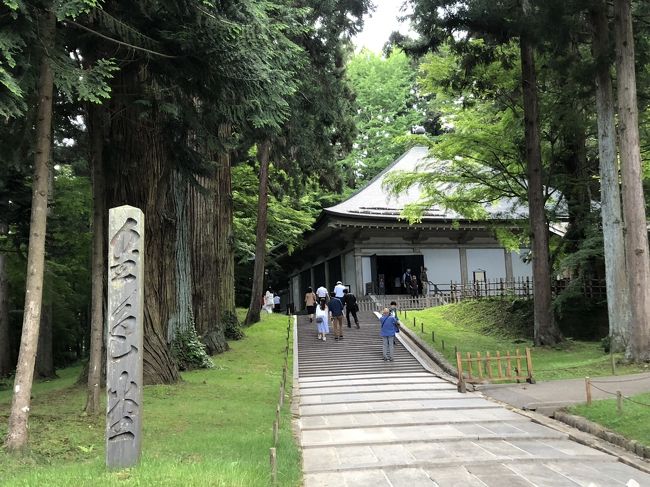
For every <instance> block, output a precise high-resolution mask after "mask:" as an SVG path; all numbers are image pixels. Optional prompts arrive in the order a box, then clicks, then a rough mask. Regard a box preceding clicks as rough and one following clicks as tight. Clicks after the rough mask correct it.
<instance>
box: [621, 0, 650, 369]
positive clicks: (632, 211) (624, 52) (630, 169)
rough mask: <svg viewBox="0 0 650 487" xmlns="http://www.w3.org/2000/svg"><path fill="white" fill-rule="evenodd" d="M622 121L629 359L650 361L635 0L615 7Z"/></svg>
mask: <svg viewBox="0 0 650 487" xmlns="http://www.w3.org/2000/svg"><path fill="white" fill-rule="evenodd" d="M614 23H615V33H616V75H617V84H616V91H617V98H618V120H619V137H620V150H621V153H620V156H621V177H622V181H623V218H624V219H625V260H626V264H627V265H626V271H627V275H628V280H629V291H630V305H631V320H632V321H631V323H632V329H631V330H630V341H629V343H628V346H627V350H626V357H627V358H628V359H630V360H633V361H635V362H642V361H644V362H649V361H650V292H648V290H649V289H650V258H649V257H648V229H647V221H646V215H645V201H644V199H643V185H642V177H643V172H642V165H641V153H640V144H639V112H638V108H637V92H636V73H635V63H634V37H633V35H632V11H631V0H616V1H615V2H614Z"/></svg>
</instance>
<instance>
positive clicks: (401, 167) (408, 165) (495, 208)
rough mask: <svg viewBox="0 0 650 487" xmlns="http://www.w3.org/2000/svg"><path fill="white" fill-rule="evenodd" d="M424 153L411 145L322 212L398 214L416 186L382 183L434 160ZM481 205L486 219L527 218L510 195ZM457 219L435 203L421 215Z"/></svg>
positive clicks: (417, 194)
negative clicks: (391, 187) (396, 188)
mask: <svg viewBox="0 0 650 487" xmlns="http://www.w3.org/2000/svg"><path fill="white" fill-rule="evenodd" d="M428 154H429V150H428V148H427V147H422V146H416V147H413V148H412V149H410V150H409V151H407V152H406V153H404V154H402V156H400V157H399V158H398V159H397V160H396V161H395V162H393V163H392V164H390V165H389V166H388V167H387V168H386V169H384V170H383V171H382V172H381V173H379V174H378V175H377V176H375V178H374V179H372V180H371V181H370V182H369V183H368V184H367V185H366V186H364V187H363V188H361V189H360V190H359V191H357V192H356V193H354V194H353V195H352V196H350V197H349V198H348V199H346V200H345V201H342V202H341V203H339V204H337V205H334V206H331V207H329V208H325V212H326V213H327V214H331V215H339V216H349V217H364V218H399V217H400V215H401V212H402V210H403V209H404V207H405V206H406V205H408V204H411V203H417V202H418V201H419V200H420V199H421V190H420V186H419V185H414V186H411V188H409V189H408V190H406V191H403V192H401V193H400V194H399V195H391V194H389V193H388V191H387V190H386V189H384V187H383V184H384V180H385V178H386V176H387V175H388V174H389V173H391V172H393V171H410V172H413V171H418V170H423V169H422V168H421V167H420V166H422V165H424V164H426V163H431V162H435V161H433V160H432V159H431V158H430V157H429V156H428ZM484 207H485V210H486V211H487V212H488V214H489V215H490V217H489V218H490V219H512V218H527V216H528V208H526V207H524V206H522V205H521V204H518V203H517V202H515V201H514V200H512V199H504V200H502V201H500V202H498V203H495V204H486V205H484ZM458 219H464V217H463V216H462V215H460V214H459V213H457V212H455V211H453V210H450V209H447V208H444V207H442V206H439V205H433V206H431V207H429V208H427V209H426V210H425V211H424V213H423V215H422V220H423V221H432V220H458Z"/></svg>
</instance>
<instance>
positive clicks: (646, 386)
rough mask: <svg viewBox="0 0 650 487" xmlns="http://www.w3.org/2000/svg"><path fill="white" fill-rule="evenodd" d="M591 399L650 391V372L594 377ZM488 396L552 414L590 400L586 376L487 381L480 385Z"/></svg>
mask: <svg viewBox="0 0 650 487" xmlns="http://www.w3.org/2000/svg"><path fill="white" fill-rule="evenodd" d="M591 380H592V383H593V387H592V389H591V396H592V399H594V400H596V399H611V398H613V397H616V396H615V395H612V394H608V393H606V392H604V391H608V392H612V393H614V394H616V391H617V390H618V391H621V392H622V393H623V394H624V395H626V396H630V395H634V394H640V393H643V392H650V372H648V373H644V374H634V375H618V376H611V377H593V378H592V379H591ZM477 388H478V390H480V391H481V392H483V393H484V394H485V395H487V396H489V397H492V398H494V399H498V400H499V401H503V402H505V403H508V404H511V405H513V406H515V407H518V408H519V409H525V410H528V411H537V412H538V413H541V414H545V415H547V416H551V415H552V414H553V413H554V412H555V411H556V410H558V409H560V408H563V407H566V406H570V405H571V404H579V403H583V402H586V401H587V398H586V391H585V381H584V379H567V380H554V381H547V382H538V383H537V384H534V385H530V384H485V385H480V386H477Z"/></svg>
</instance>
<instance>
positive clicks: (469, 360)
mask: <svg viewBox="0 0 650 487" xmlns="http://www.w3.org/2000/svg"><path fill="white" fill-rule="evenodd" d="M467 378H468V379H469V380H472V354H471V353H469V352H467Z"/></svg>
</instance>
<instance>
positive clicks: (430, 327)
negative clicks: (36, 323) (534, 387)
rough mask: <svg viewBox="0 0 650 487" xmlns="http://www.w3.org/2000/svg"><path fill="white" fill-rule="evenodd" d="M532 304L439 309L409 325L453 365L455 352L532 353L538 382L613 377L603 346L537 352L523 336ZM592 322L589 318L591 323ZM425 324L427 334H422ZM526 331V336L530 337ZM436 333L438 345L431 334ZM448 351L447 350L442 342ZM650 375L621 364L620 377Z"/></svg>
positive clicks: (570, 345) (575, 344) (580, 344)
mask: <svg viewBox="0 0 650 487" xmlns="http://www.w3.org/2000/svg"><path fill="white" fill-rule="evenodd" d="M531 308H532V302H522V301H519V300H512V301H508V300H503V301H501V300H496V299H495V300H479V301H465V302H461V303H459V304H451V305H446V306H438V307H435V308H430V309H425V310H422V311H415V312H410V311H409V312H408V317H407V319H406V320H404V321H405V323H408V326H409V327H411V324H412V320H413V318H415V320H416V323H417V326H416V327H415V329H412V330H413V332H414V333H417V334H418V335H420V337H421V338H422V339H423V340H425V341H426V342H427V343H429V344H430V345H432V346H433V347H434V348H435V349H436V350H438V351H439V352H441V353H442V354H443V355H444V356H445V357H446V358H447V360H448V361H449V362H450V363H452V364H455V363H456V355H455V353H454V347H457V349H458V351H460V352H463V353H464V352H472V353H475V352H477V351H480V352H481V354H484V353H485V352H486V351H489V352H490V353H491V354H492V355H493V356H494V353H495V352H496V351H497V350H498V351H500V352H501V354H502V355H503V354H504V352H507V351H510V352H511V353H512V352H514V350H515V349H517V348H518V349H519V350H523V349H524V348H525V347H532V355H533V366H534V370H535V371H536V372H535V377H536V378H537V379H538V380H552V379H569V378H582V377H585V376H590V377H597V376H605V375H611V374H612V368H611V357H610V355H609V354H606V353H603V350H602V348H601V345H600V342H599V341H578V340H571V339H569V340H566V341H565V342H563V343H562V344H561V345H559V346H555V347H533V343H532V340H531V339H530V338H526V337H522V335H521V334H520V333H521V331H522V326H523V327H525V330H529V331H528V332H527V333H531V332H530V330H532V310H531ZM589 319H590V318H587V322H588V321H589ZM420 323H424V333H422V332H421V331H420V329H421V327H420ZM525 330H524V332H525ZM432 331H433V332H435V339H436V341H435V342H432V341H431V332H432ZM443 340H444V342H445V349H444V351H443V350H442V341H443ZM614 358H615V360H616V361H617V362H620V361H621V360H623V358H624V357H623V354H616V355H615V357H614ZM644 370H647V368H644V367H643V366H642V365H634V364H623V363H618V364H617V366H616V373H617V374H632V373H637V372H643V371H644Z"/></svg>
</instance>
